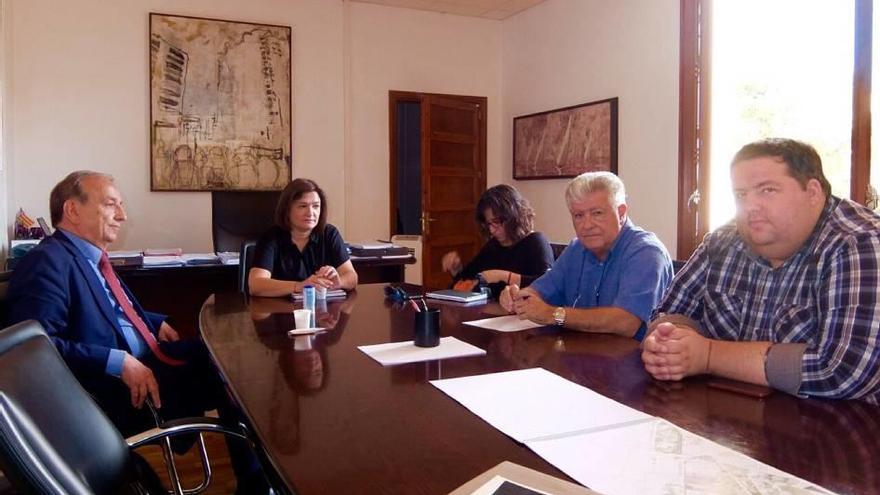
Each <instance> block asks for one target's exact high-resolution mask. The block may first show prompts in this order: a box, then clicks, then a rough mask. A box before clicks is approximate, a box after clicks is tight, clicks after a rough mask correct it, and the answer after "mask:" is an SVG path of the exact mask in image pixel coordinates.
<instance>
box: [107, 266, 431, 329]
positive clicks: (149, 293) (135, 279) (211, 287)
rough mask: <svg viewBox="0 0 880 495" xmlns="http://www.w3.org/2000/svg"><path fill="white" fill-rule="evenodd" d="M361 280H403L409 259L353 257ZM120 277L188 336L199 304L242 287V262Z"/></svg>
mask: <svg viewBox="0 0 880 495" xmlns="http://www.w3.org/2000/svg"><path fill="white" fill-rule="evenodd" d="M352 263H353V264H354V268H355V270H356V271H357V272H358V279H359V283H361V284H378V283H382V284H386V283H399V282H403V271H404V266H405V265H407V264H412V263H415V258H413V257H410V258H409V259H399V258H392V259H387V258H385V259H381V258H380V259H357V260H352ZM116 272H117V273H118V274H119V277H120V278H121V279H122V280H123V281H124V282H125V284H126V285H128V287H129V288H130V289H131V291H132V292H133V293H134V294H135V296H137V298H138V301H140V303H141V305H142V306H143V307H144V308H146V309H148V310H150V311H156V312H159V313H163V314H167V315H168V316H169V317H170V318H171V322H172V324H173V325H174V326H175V328H176V329H177V330H178V331H180V332H181V333H182V334H183V335H185V336H194V335H196V334H197V333H198V314H199V308H201V307H202V303H203V302H204V301H205V299H206V298H207V297H208V296H209V295H211V294H213V293H215V292H231V291H235V290H237V288H238V265H198V266H167V267H127V266H120V267H116Z"/></svg>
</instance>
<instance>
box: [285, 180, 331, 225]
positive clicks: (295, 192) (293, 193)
mask: <svg viewBox="0 0 880 495" xmlns="http://www.w3.org/2000/svg"><path fill="white" fill-rule="evenodd" d="M309 192H316V193H318V198H319V199H320V200H321V214H320V216H318V225H316V226H315V228H314V229H313V231H314V232H317V233H318V234H320V233H323V232H324V225H327V198H326V197H325V196H324V191H323V190H321V188H320V187H318V184H316V183H315V181H313V180H309V179H296V180H294V181H291V182H290V184H287V187H285V188H284V190H283V191H281V196H279V197H278V205H277V206H276V207H275V223H276V224H278V226H279V227H281V228H282V229H284V230H287V231H290V229H291V225H290V207H291V205H293V202H294V201H296V200H298V199H299V198H301V197H302V196H303V194H305V193H309Z"/></svg>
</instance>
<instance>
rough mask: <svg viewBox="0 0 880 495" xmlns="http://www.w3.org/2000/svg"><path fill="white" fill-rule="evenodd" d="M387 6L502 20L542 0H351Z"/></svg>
mask: <svg viewBox="0 0 880 495" xmlns="http://www.w3.org/2000/svg"><path fill="white" fill-rule="evenodd" d="M353 1H355V2H362V3H375V4H378V5H387V6H389V7H402V8H406V9H417V10H430V11H432V12H440V13H443V14H455V15H465V16H469V17H482V18H484V19H495V20H499V21H500V20H502V19H506V18H508V17H510V16H512V15H514V14H517V13H519V12H522V11H523V10H526V9H528V8H529V7H534V6H535V5H538V4H539V3H541V2H543V1H544V0H353Z"/></svg>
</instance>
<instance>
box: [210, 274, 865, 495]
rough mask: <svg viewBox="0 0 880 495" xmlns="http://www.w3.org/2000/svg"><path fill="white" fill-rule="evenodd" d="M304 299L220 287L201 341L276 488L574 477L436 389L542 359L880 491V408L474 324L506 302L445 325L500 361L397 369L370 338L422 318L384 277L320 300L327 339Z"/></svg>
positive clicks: (786, 465)
mask: <svg viewBox="0 0 880 495" xmlns="http://www.w3.org/2000/svg"><path fill="white" fill-rule="evenodd" d="M431 305H432V306H435V305H436V304H434V303H431ZM295 307H296V306H295V305H294V304H293V303H291V302H288V301H286V300H283V299H265V298H252V299H251V301H250V302H248V301H247V300H246V299H245V298H244V297H242V296H241V295H239V294H235V293H227V294H215V295H213V296H211V297H209V298H208V300H207V301H206V302H205V304H204V306H203V307H202V311H201V315H200V326H201V332H202V336H203V338H204V340H205V342H206V343H207V345H208V347H209V349H210V351H211V354H212V356H213V358H214V360H215V362H216V363H217V365H218V367H219V368H220V370H221V373H222V374H223V375H224V377H225V379H226V380H227V383H228V385H229V387H230V390H231V392H232V393H233V395H234V397H235V399H236V401H237V402H238V404H239V405H240V407H241V408H242V410H243V411H244V412H245V413H246V415H247V418H248V419H249V421H250V423H251V427H252V428H253V430H254V432H255V433H256V435H255V436H256V437H257V439H258V442H259V443H260V447H261V448H262V451H263V453H265V455H266V457H267V458H268V459H269V460H270V462H271V463H272V465H273V466H274V468H275V471H276V474H277V476H278V479H277V480H276V482H280V483H283V484H284V485H285V487H284V488H287V489H288V490H290V491H291V492H293V491H295V492H297V493H301V494H306V495H309V494H319V493H406V494H440V493H447V492H449V491H451V490H453V489H455V488H456V487H458V486H459V485H461V484H463V483H465V482H466V481H468V480H469V479H471V478H473V477H475V476H477V475H478V474H480V473H482V472H483V471H485V470H487V469H489V468H491V467H493V466H495V465H496V464H498V463H499V462H501V461H503V460H509V461H512V462H515V463H518V464H522V465H524V466H527V467H530V468H533V469H537V470H539V471H543V472H546V473H548V474H551V475H554V476H557V477H560V478H563V479H568V478H567V477H566V476H565V475H564V474H563V473H561V472H560V471H558V470H557V469H556V468H554V467H553V466H552V465H550V464H548V463H546V462H545V461H544V460H543V459H541V458H540V457H538V456H537V455H535V454H533V453H532V452H531V451H530V450H528V449H527V448H526V447H524V446H522V445H520V444H518V443H516V442H515V441H514V440H512V439H510V438H509V437H507V436H505V435H504V434H502V433H500V432H499V431H498V430H496V429H495V428H493V427H491V426H489V425H488V424H487V423H485V422H483V421H482V420H481V419H480V418H478V417H477V416H476V415H474V414H472V413H471V412H470V411H468V410H466V409H465V408H464V407H463V406H461V405H459V404H458V403H457V402H455V401H453V400H452V399H450V398H449V397H447V396H446V395H445V394H444V393H442V392H440V391H439V390H438V389H436V388H435V387H433V386H432V385H431V384H429V383H428V381H429V380H434V379H438V378H453V377H461V376H471V375H476V374H483V373H490V372H496V371H506V370H513V369H523V368H532V367H543V368H545V369H547V370H550V371H553V372H554V373H557V374H559V375H560V376H562V377H564V378H566V379H569V380H572V381H574V382H577V383H580V384H582V385H584V386H586V387H589V388H591V389H593V390H595V391H597V392H599V393H602V394H604V395H606V396H608V397H610V398H612V399H614V400H617V401H620V402H622V403H624V404H627V405H629V406H631V407H634V408H636V409H639V410H642V411H644V412H646V413H648V414H651V415H655V416H659V417H663V418H665V419H667V420H669V421H671V422H673V423H675V424H677V425H678V426H681V427H683V428H685V429H687V430H690V431H692V432H694V433H696V434H699V435H702V436H704V437H706V438H709V439H711V440H714V441H716V442H718V443H721V444H723V445H726V446H728V447H730V448H732V449H734V450H738V451H740V452H743V453H745V454H747V455H749V456H751V457H754V458H755V459H758V460H760V461H762V462H765V463H767V464H770V465H772V466H774V467H777V468H779V469H782V470H783V471H787V472H789V473H791V474H793V475H795V476H798V477H801V478H804V479H806V480H809V481H812V482H815V483H818V484H820V485H822V486H824V487H826V488H828V489H830V490H833V491H836V492H839V493H880V472H878V469H877V466H878V465H880V407H878V406H871V405H868V404H864V403H861V402H857V401H824V400H816V399H797V398H794V397H790V396H787V395H785V394H782V393H776V394H773V395H771V396H770V397H768V398H766V399H764V400H758V399H753V398H750V397H746V396H742V395H738V394H735V393H731V392H726V391H722V390H716V389H713V388H709V387H707V386H706V381H705V380H704V379H702V378H695V379H688V380H686V381H684V382H682V383H660V382H656V381H653V380H652V379H650V377H649V376H648V375H647V374H646V373H645V371H644V369H643V367H642V365H641V361H640V358H639V349H638V345H637V343H636V342H634V341H632V340H630V339H625V338H619V337H613V336H604V335H595V334H593V335H590V334H582V333H577V332H571V331H560V330H558V329H555V328H550V327H545V328H539V329H534V330H528V331H525V332H516V333H500V332H492V331H488V330H482V329H477V328H472V327H465V326H463V325H461V324H460V322H461V321H467V320H471V319H478V318H483V317H486V314H485V313H484V311H492V310H493V309H494V311H496V312H497V311H498V310H499V308H498V307H497V304H495V303H492V304H490V305H488V306H476V307H461V306H456V305H453V304H443V305H442V306H441V307H442V320H441V328H442V330H441V332H442V335H444V336H446V335H453V336H455V337H457V338H459V339H461V340H464V341H467V342H469V343H471V344H474V345H476V346H478V347H481V348H483V349H485V350H486V351H487V355H486V356H482V357H471V358H461V359H452V360H444V361H433V362H428V363H416V364H407V365H401V366H393V367H387V368H386V367H382V366H381V365H379V364H378V363H377V362H375V361H374V360H373V359H371V358H369V357H368V356H367V355H366V354H364V353H362V352H361V351H360V350H358V349H357V346H359V345H365V344H376V343H383V342H391V341H403V340H411V339H412V327H413V313H412V311H411V310H406V309H404V310H401V309H399V308H396V307H394V305H392V304H391V303H390V302H389V301H386V300H385V299H384V297H383V293H382V286H381V285H365V286H360V287H358V290H357V291H356V292H354V293H352V294H350V295H349V297H348V299H346V300H344V301H337V302H332V303H329V304H328V305H327V308H326V312H323V311H322V309H321V308H320V307H319V312H321V314H320V315H319V316H318V323H319V324H320V326H326V327H333V329H332V330H330V331H328V332H324V333H320V334H317V335H316V336H314V337H312V338H302V337H300V338H299V339H298V340H297V339H293V338H290V337H288V336H287V334H286V331H287V330H289V329H291V328H293V327H294V323H293V315H292V310H293V309H294V308H295ZM585 413H586V412H585ZM633 469H640V466H633Z"/></svg>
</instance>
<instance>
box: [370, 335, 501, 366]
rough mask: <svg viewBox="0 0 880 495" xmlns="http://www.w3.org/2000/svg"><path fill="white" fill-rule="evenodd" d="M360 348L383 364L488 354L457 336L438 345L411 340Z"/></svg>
mask: <svg viewBox="0 0 880 495" xmlns="http://www.w3.org/2000/svg"><path fill="white" fill-rule="evenodd" d="M358 349H360V350H361V351H363V352H364V353H365V354H366V355H368V356H370V357H371V358H373V359H375V360H376V361H378V362H379V363H380V364H381V365H382V366H393V365H395V364H404V363H417V362H419V361H434V360H435V359H449V358H457V357H467V356H485V355H486V351H484V350H483V349H480V348H479V347H476V346H473V345H471V344H468V343H467V342H462V341H461V340H458V339H456V338H455V337H441V338H440V344H439V345H438V346H437V347H416V346H415V344H413V341H411V340H409V341H406V342H390V343H388V344H375V345H362V346H359V347H358Z"/></svg>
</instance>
